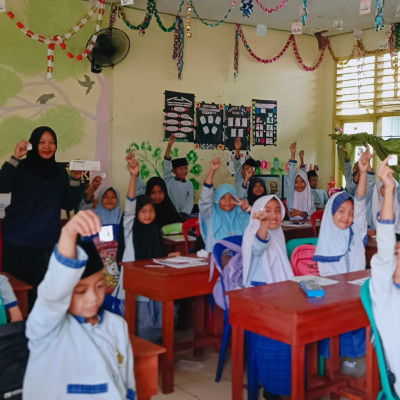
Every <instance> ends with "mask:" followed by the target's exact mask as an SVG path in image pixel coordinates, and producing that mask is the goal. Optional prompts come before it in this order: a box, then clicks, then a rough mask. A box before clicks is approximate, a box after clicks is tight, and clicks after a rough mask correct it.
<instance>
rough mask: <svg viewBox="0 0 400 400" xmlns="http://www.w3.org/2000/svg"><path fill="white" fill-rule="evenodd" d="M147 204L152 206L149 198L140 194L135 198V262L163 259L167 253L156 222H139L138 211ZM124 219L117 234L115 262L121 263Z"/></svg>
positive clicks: (123, 243)
mask: <svg viewBox="0 0 400 400" xmlns="http://www.w3.org/2000/svg"><path fill="white" fill-rule="evenodd" d="M147 204H153V201H152V200H151V197H150V196H147V195H145V194H142V195H140V196H137V197H136V213H135V220H134V221H133V227H132V230H133V235H132V239H133V248H134V249H135V260H146V259H148V258H157V257H165V256H166V255H167V251H166V249H165V246H164V240H163V237H162V235H161V229H160V227H159V226H158V224H157V222H156V220H154V221H153V222H152V223H151V224H142V223H141V222H140V221H139V218H138V215H139V211H140V210H141V209H142V208H143V207H144V206H145V205H147ZM123 223H124V217H123V216H122V218H121V223H120V229H119V232H118V251H117V262H121V261H122V257H123V254H124V250H125V237H124V228H123V226H124V225H123Z"/></svg>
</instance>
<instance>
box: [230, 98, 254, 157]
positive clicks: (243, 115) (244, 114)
mask: <svg viewBox="0 0 400 400" xmlns="http://www.w3.org/2000/svg"><path fill="white" fill-rule="evenodd" d="M224 125H225V140H224V142H225V149H228V150H234V149H235V140H236V138H237V137H240V140H241V141H242V149H241V150H250V131H251V126H250V107H244V106H232V105H230V104H229V105H228V106H227V105H226V106H225V123H224Z"/></svg>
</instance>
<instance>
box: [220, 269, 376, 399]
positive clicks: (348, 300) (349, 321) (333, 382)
mask: <svg viewBox="0 0 400 400" xmlns="http://www.w3.org/2000/svg"><path fill="white" fill-rule="evenodd" d="M366 276H370V270H363V271H357V272H351V273H349V274H341V275H333V276H329V278H331V279H335V280H337V281H339V283H337V284H333V285H329V286H324V289H325V297H324V298H321V299H315V300H311V301H310V300H308V299H307V297H306V296H305V294H304V293H303V291H302V290H301V289H300V286H299V284H298V283H296V282H292V281H286V282H279V283H273V284H269V285H265V286H258V287H253V288H248V289H243V290H238V291H234V292H230V293H228V294H229V302H230V303H229V304H230V308H229V322H230V323H231V325H232V399H233V400H242V399H243V340H244V331H245V330H249V331H251V332H255V333H258V334H261V335H264V336H268V337H269V338H272V339H276V340H280V341H282V342H284V343H287V344H290V345H291V346H292V397H291V399H292V400H304V399H307V400H313V399H318V398H320V397H322V396H323V395H324V394H327V393H335V395H334V396H338V397H334V398H335V399H336V398H337V399H339V396H345V397H349V398H351V399H353V400H354V399H368V400H372V399H374V400H375V399H376V398H377V395H378V392H379V372H378V366H377V361H376V355H375V352H374V350H373V348H372V345H371V343H370V340H369V339H368V340H367V374H366V377H363V378H353V377H349V376H345V375H341V374H340V373H339V371H340V357H339V349H340V344H339V335H340V334H341V333H344V332H349V331H352V330H354V329H359V328H363V327H368V328H367V338H369V337H370V329H369V321H368V317H367V315H366V313H365V311H364V308H363V306H362V304H361V300H360V290H361V286H356V285H353V284H350V283H348V281H351V280H354V279H358V278H363V277H366ZM327 337H330V338H331V345H330V346H331V347H330V349H331V358H330V359H329V360H327V371H326V377H318V376H317V375H316V374H315V375H313V374H312V373H311V372H313V371H310V369H311V370H315V362H314V360H316V359H317V354H316V351H315V348H316V346H315V344H313V345H310V346H307V359H308V362H309V364H313V365H312V366H311V368H310V367H309V368H308V369H307V388H305V379H304V377H305V371H304V362H305V346H306V344H311V343H315V342H316V341H318V340H320V339H324V338H327ZM309 349H310V350H312V349H314V354H313V358H312V359H311V357H310V352H309V351H308V350H309ZM331 398H333V397H331Z"/></svg>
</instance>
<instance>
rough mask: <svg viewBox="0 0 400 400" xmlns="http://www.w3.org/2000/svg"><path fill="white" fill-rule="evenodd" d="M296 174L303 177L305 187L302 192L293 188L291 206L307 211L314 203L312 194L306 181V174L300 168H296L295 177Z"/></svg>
mask: <svg viewBox="0 0 400 400" xmlns="http://www.w3.org/2000/svg"><path fill="white" fill-rule="evenodd" d="M298 176H300V178H301V179H303V181H304V182H305V184H306V188H305V189H304V190H303V191H302V192H298V191H297V190H294V197H293V208H295V209H296V210H299V211H305V212H307V213H309V212H310V210H311V209H312V207H313V205H314V196H313V194H312V191H311V187H310V184H309V183H308V178H307V174H306V173H305V172H304V171H302V170H297V171H296V178H297V177H298Z"/></svg>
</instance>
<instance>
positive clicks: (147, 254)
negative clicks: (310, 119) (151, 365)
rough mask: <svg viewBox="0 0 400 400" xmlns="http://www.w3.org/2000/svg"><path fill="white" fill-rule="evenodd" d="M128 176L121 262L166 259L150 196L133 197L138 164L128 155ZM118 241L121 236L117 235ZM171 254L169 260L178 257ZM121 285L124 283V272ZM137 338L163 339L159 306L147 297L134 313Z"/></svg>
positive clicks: (141, 299) (119, 250) (142, 298)
mask: <svg viewBox="0 0 400 400" xmlns="http://www.w3.org/2000/svg"><path fill="white" fill-rule="evenodd" d="M126 160H127V161H128V167H129V172H130V174H131V178H130V182H129V187H128V196H127V199H126V203H125V213H124V216H123V230H124V234H123V240H121V242H120V243H118V253H119V254H121V255H122V261H123V262H124V261H135V260H145V259H149V258H158V257H165V256H167V252H166V249H165V246H164V241H163V238H162V235H161V230H160V227H159V226H158V224H157V222H156V212H155V210H154V204H153V201H152V199H151V197H150V196H147V195H145V194H144V195H140V196H137V197H136V189H135V187H136V179H137V174H138V170H139V163H138V162H137V161H136V160H135V159H134V157H133V156H132V155H131V153H129V154H128V155H127V158H126ZM120 237H121V235H120ZM178 254H179V253H170V254H168V256H174V255H178ZM119 279H120V281H123V270H122V271H121V275H120V278H119ZM136 319H137V321H136V329H137V335H138V336H140V337H142V338H144V339H147V340H149V341H152V342H156V341H158V340H160V339H161V337H162V304H161V303H159V302H157V301H154V300H152V299H149V298H147V297H143V296H138V305H137V313H136Z"/></svg>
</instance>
